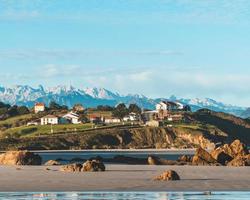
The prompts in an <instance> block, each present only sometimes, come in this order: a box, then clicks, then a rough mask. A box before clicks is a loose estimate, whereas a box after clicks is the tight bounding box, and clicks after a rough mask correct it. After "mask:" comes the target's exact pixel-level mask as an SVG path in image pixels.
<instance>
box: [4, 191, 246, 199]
mask: <svg viewBox="0 0 250 200" xmlns="http://www.w3.org/2000/svg"><path fill="white" fill-rule="evenodd" d="M0 199H9V200H14V199H20V200H24V199H32V200H78V199H79V200H87V199H91V200H128V199H132V200H149V199H150V200H151V199H154V200H249V199H250V192H211V193H210V192H48V193H46V192H45V193H34V192H19V193H0Z"/></svg>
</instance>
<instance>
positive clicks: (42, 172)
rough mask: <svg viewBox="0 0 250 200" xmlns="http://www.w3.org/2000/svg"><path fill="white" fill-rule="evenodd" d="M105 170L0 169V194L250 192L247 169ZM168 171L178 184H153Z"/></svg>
mask: <svg viewBox="0 0 250 200" xmlns="http://www.w3.org/2000/svg"><path fill="white" fill-rule="evenodd" d="M17 168H19V169H17ZM46 168H49V169H50V170H46ZM106 168H107V171H105V172H89V173H87V172H82V173H65V172H60V171H59V167H57V166H53V167H46V166H21V167H14V166H0V191H5V192H6V191H8V192H20V191H43V192H45V191H46V192H50V191H97V190H98V191H249V190H250V167H239V168H235V167H210V166H204V167H203V166H197V167H196V166H149V165H106ZM168 169H173V170H176V171H177V172H178V173H179V175H180V177H181V179H182V180H181V181H174V182H159V181H154V180H153V178H154V177H155V176H157V175H159V174H161V173H162V172H163V171H164V170H168Z"/></svg>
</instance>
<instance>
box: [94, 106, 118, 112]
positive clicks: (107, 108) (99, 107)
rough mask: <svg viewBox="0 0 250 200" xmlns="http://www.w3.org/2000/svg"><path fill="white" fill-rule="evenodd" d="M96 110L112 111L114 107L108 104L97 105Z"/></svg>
mask: <svg viewBox="0 0 250 200" xmlns="http://www.w3.org/2000/svg"><path fill="white" fill-rule="evenodd" d="M97 110H99V111H113V110H114V108H113V107H111V106H108V105H106V106H102V105H100V106H97Z"/></svg>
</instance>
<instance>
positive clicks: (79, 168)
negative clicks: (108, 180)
mask: <svg viewBox="0 0 250 200" xmlns="http://www.w3.org/2000/svg"><path fill="white" fill-rule="evenodd" d="M60 171H63V172H98V171H105V165H104V164H103V163H102V162H101V161H99V160H88V161H86V162H85V163H83V164H76V163H75V164H70V165H64V166H62V167H61V168H60Z"/></svg>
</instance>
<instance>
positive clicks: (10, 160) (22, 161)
mask: <svg viewBox="0 0 250 200" xmlns="http://www.w3.org/2000/svg"><path fill="white" fill-rule="evenodd" d="M41 163H42V158H41V157H40V156H39V155H37V154H34V153H32V152H29V151H7V152H6V153H3V154H1V155H0V164H1V165H41Z"/></svg>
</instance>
